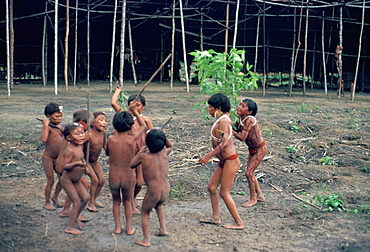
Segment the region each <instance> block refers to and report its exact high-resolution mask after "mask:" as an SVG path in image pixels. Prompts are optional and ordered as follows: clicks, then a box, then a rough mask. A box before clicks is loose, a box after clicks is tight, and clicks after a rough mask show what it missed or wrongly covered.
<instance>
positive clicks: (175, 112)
mask: <svg viewBox="0 0 370 252" xmlns="http://www.w3.org/2000/svg"><path fill="white" fill-rule="evenodd" d="M170 111H171V112H172V113H173V114H177V112H178V111H179V108H174V109H171V110H170Z"/></svg>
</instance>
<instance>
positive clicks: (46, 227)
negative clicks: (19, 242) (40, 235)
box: [45, 223, 49, 237]
mask: <svg viewBox="0 0 370 252" xmlns="http://www.w3.org/2000/svg"><path fill="white" fill-rule="evenodd" d="M48 227H49V223H46V226H45V237H47V236H48Z"/></svg>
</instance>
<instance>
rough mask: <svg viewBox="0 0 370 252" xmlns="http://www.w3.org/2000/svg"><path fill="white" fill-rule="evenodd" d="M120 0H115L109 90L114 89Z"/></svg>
mask: <svg viewBox="0 0 370 252" xmlns="http://www.w3.org/2000/svg"><path fill="white" fill-rule="evenodd" d="M117 6H118V0H115V1H114V12H113V31H112V49H111V53H110V72H109V92H112V91H113V66H114V49H115V46H116V45H115V44H116V20H117Z"/></svg>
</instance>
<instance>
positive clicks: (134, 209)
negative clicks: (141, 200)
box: [132, 165, 144, 214]
mask: <svg viewBox="0 0 370 252" xmlns="http://www.w3.org/2000/svg"><path fill="white" fill-rule="evenodd" d="M135 172H136V184H135V190H134V199H133V201H132V204H133V205H132V212H133V214H140V211H139V210H138V209H137V207H138V203H137V200H136V196H137V195H138V194H139V192H140V191H141V188H142V187H143V182H144V177H143V168H142V166H141V165H139V166H137V167H136V168H135Z"/></svg>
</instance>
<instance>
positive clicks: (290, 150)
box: [285, 146, 298, 153]
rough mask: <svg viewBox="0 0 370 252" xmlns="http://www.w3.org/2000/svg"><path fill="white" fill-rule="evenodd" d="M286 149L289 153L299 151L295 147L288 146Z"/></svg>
mask: <svg viewBox="0 0 370 252" xmlns="http://www.w3.org/2000/svg"><path fill="white" fill-rule="evenodd" d="M285 149H286V150H287V152H289V153H294V152H297V151H298V150H297V149H296V148H295V147H294V146H287V147H285Z"/></svg>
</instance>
